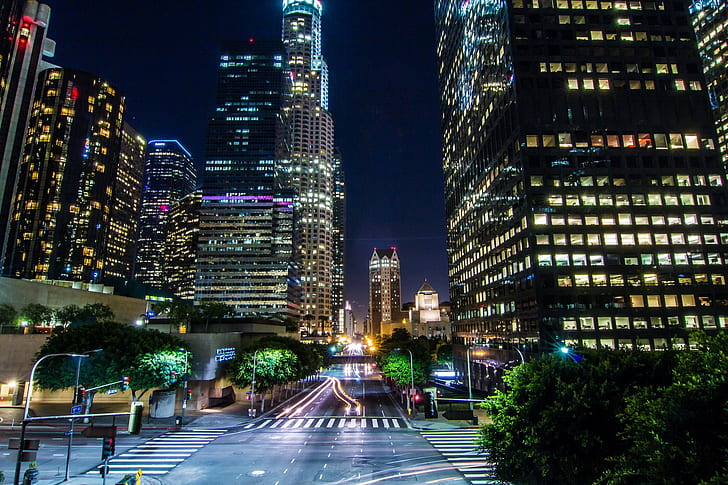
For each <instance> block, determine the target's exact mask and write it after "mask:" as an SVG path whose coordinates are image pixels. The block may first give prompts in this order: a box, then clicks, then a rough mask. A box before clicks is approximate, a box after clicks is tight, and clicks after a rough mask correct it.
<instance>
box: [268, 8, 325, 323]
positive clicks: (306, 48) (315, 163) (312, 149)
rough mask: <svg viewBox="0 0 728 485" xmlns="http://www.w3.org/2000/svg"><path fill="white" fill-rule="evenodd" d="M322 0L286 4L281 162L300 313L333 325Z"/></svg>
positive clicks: (279, 157)
mask: <svg viewBox="0 0 728 485" xmlns="http://www.w3.org/2000/svg"><path fill="white" fill-rule="evenodd" d="M322 9H323V7H322V3H321V2H320V1H319V0H283V45H284V53H285V59H284V69H285V73H284V77H283V79H284V80H285V84H284V89H283V93H284V96H283V107H282V108H283V109H282V112H281V118H282V121H283V126H284V130H283V139H282V142H281V145H280V151H279V155H278V159H279V160H280V161H281V168H284V169H286V170H287V172H288V175H289V184H290V185H291V186H292V187H293V188H294V189H295V191H296V194H297V199H296V221H297V223H296V228H297V233H298V234H299V237H300V239H299V244H298V254H299V257H300V260H301V313H302V314H303V315H304V316H306V315H311V316H313V317H314V319H315V320H316V321H317V322H319V321H326V322H327V323H326V324H325V326H326V327H328V328H327V330H330V328H331V322H332V321H333V318H335V317H334V315H333V301H332V298H333V295H332V291H333V290H332V288H333V285H334V281H333V268H334V245H335V241H334V227H333V225H334V214H333V212H334V166H333V163H334V123H333V120H332V118H331V115H330V114H329V111H328V68H327V65H326V61H325V60H324V57H323V52H322V39H321V15H322Z"/></svg>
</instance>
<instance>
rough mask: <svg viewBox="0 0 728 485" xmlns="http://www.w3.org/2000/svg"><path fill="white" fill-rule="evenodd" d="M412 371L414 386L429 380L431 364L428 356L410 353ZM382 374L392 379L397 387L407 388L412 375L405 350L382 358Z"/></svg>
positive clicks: (408, 357)
mask: <svg viewBox="0 0 728 485" xmlns="http://www.w3.org/2000/svg"><path fill="white" fill-rule="evenodd" d="M412 354H413V356H412V369H413V370H414V382H415V385H418V384H421V383H423V382H425V381H426V380H427V379H429V378H430V373H431V372H432V362H431V361H430V355H429V354H427V355H426V356H423V355H422V354H421V353H420V354H418V353H415V352H412ZM380 368H381V369H382V372H384V375H386V376H387V377H390V378H392V380H394V382H396V383H397V385H400V386H404V385H407V386H409V385H410V384H411V382H412V377H413V374H412V372H410V354H409V352H407V350H405V349H402V350H401V351H393V352H390V353H388V354H386V355H385V356H384V357H383V358H382V364H381V367H380Z"/></svg>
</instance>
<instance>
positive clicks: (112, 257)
mask: <svg viewBox="0 0 728 485" xmlns="http://www.w3.org/2000/svg"><path fill="white" fill-rule="evenodd" d="M146 151H147V140H146V139H144V137H143V136H142V135H140V134H139V133H138V132H137V131H136V130H135V129H134V128H133V127H132V126H131V125H129V123H127V122H124V127H123V129H122V132H121V148H120V149H119V161H118V168H117V171H116V180H115V181H114V188H113V191H114V194H115V197H114V204H113V205H112V206H111V207H110V208H109V234H108V236H107V237H106V241H107V244H106V262H105V267H104V275H105V276H106V277H111V278H129V275H131V274H132V270H133V268H134V250H135V248H136V244H137V230H138V227H139V210H140V207H141V198H142V176H143V172H144V158H145V155H146Z"/></svg>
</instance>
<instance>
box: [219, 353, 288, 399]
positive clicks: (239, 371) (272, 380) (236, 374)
mask: <svg viewBox="0 0 728 485" xmlns="http://www.w3.org/2000/svg"><path fill="white" fill-rule="evenodd" d="M297 370H298V358H297V357H296V354H294V353H293V352H291V351H290V350H287V349H269V348H263V349H248V350H247V351H245V352H238V353H237V354H236V356H235V359H233V360H232V362H231V365H230V367H229V368H228V375H229V376H230V380H231V381H232V382H233V383H234V384H236V385H237V386H240V387H247V386H250V385H251V384H252V382H253V378H255V392H256V393H257V394H262V395H263V408H265V393H266V392H267V391H269V390H271V389H273V386H280V385H283V384H285V383H287V382H290V381H292V380H294V379H295V378H296V375H297ZM253 373H255V375H254V374H253ZM254 397H255V396H251V399H254Z"/></svg>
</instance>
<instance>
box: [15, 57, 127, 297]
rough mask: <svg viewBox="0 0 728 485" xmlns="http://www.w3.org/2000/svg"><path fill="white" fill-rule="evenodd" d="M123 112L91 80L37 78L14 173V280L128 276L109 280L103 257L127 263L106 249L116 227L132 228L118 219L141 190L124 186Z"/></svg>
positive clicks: (64, 74) (66, 75)
mask: <svg viewBox="0 0 728 485" xmlns="http://www.w3.org/2000/svg"><path fill="white" fill-rule="evenodd" d="M124 106H125V102H124V97H123V96H122V95H121V93H120V92H119V90H118V89H117V88H116V87H114V86H112V85H111V84H109V83H108V82H107V81H105V80H103V79H101V78H99V77H97V76H94V75H92V74H88V73H85V72H81V71H75V70H71V69H49V70H46V71H44V72H43V73H41V76H40V79H39V80H38V88H37V90H36V96H35V102H34V104H33V111H32V113H31V117H30V123H29V129H28V137H27V141H26V146H25V150H24V155H23V159H22V161H21V163H20V166H19V167H18V180H19V183H18V187H17V191H16V193H17V196H16V198H15V201H14V202H15V204H14V211H13V218H12V220H11V233H10V236H9V237H11V238H12V239H13V241H14V249H15V251H14V253H12V257H11V259H10V261H11V263H12V273H11V274H12V275H13V276H15V277H19V278H28V279H48V280H70V281H82V282H92V283H95V282H97V281H102V280H103V278H104V277H106V276H121V277H123V278H130V277H131V273H130V272H127V273H126V274H120V271H118V267H119V266H118V265H117V264H114V265H111V266H112V267H114V268H116V269H115V270H114V271H113V272H112V274H108V272H109V266H110V261H109V258H114V260H115V261H118V260H120V259H123V258H127V257H130V255H120V254H119V252H120V250H121V248H114V247H113V245H115V244H117V243H119V242H120V241H117V240H116V237H117V234H118V233H117V231H116V229H119V228H122V227H134V228H135V227H136V226H135V221H128V220H124V218H128V217H130V216H132V215H131V212H132V211H131V210H127V208H131V207H134V203H135V202H134V201H132V200H128V199H129V198H130V197H133V196H134V194H135V193H137V194H138V193H139V191H140V188H139V187H136V188H134V187H130V184H132V185H133V183H134V182H133V181H134V180H135V177H134V176H133V174H132V175H131V176H127V175H128V174H125V173H123V172H122V171H123V170H125V167H129V166H132V167H133V166H134V162H133V161H132V159H125V160H126V161H122V158H121V157H120V153H121V148H122V138H123V137H122V134H123V119H124ZM132 152H133V151H132ZM140 164H141V160H139V167H138V168H140ZM138 168H137V170H138ZM137 183H139V180H138V178H137ZM136 216H137V215H136V214H134V215H133V216H132V217H134V218H136ZM110 248H111V249H110Z"/></svg>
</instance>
